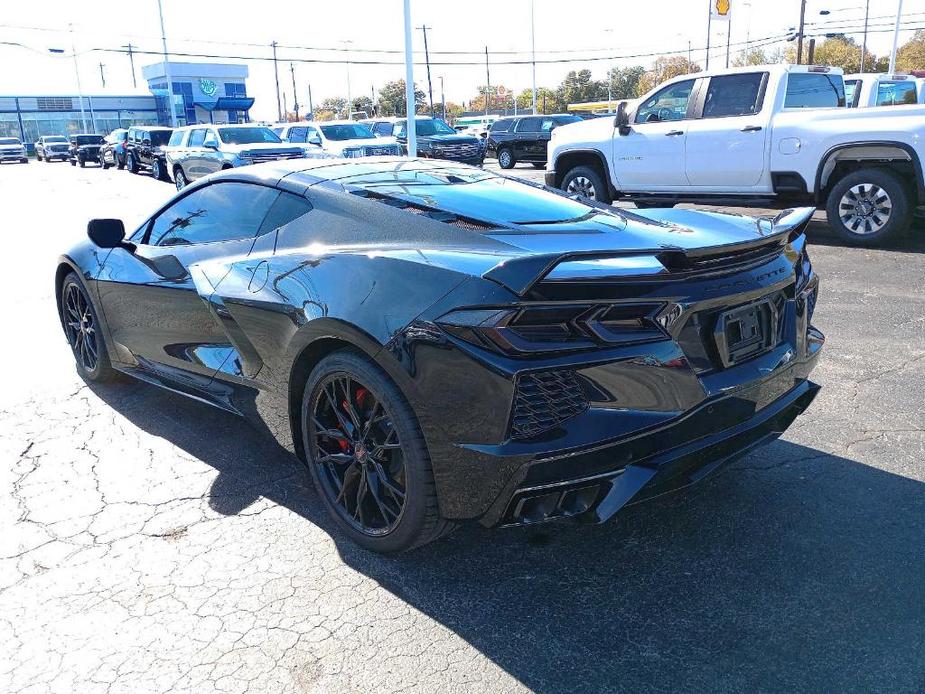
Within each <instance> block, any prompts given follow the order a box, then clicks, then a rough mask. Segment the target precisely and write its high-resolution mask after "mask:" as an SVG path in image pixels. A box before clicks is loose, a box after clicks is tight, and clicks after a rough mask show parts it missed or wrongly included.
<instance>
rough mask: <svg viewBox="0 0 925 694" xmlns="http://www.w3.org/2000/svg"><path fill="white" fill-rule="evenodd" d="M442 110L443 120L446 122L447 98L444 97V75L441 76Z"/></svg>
mask: <svg viewBox="0 0 925 694" xmlns="http://www.w3.org/2000/svg"><path fill="white" fill-rule="evenodd" d="M440 110H441V111H443V120H446V97H445V96H444V95H443V75H440Z"/></svg>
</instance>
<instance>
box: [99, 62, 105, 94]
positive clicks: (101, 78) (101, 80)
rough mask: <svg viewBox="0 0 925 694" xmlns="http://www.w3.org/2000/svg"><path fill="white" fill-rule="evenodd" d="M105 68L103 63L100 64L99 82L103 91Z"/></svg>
mask: <svg viewBox="0 0 925 694" xmlns="http://www.w3.org/2000/svg"><path fill="white" fill-rule="evenodd" d="M105 67H106V65H105V63H100V82H102V83H103V89H106V73H105V72H104V70H103V69H104V68H105Z"/></svg>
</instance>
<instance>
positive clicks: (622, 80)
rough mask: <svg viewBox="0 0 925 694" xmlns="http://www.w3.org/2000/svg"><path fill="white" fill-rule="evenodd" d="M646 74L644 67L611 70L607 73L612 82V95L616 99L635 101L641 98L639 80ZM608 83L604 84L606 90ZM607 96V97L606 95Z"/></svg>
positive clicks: (635, 66)
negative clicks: (638, 97)
mask: <svg viewBox="0 0 925 694" xmlns="http://www.w3.org/2000/svg"><path fill="white" fill-rule="evenodd" d="M644 74H646V69H645V68H644V67H643V66H642V65H633V66H632V67H625V68H619V67H615V68H611V69H610V70H608V71H607V79H608V80H609V81H610V94H611V97H612V98H614V99H635V98H636V97H637V96H639V80H641V79H642V76H643V75H644ZM606 85H607V82H605V83H604V86H605V90H606ZM605 96H606V95H605Z"/></svg>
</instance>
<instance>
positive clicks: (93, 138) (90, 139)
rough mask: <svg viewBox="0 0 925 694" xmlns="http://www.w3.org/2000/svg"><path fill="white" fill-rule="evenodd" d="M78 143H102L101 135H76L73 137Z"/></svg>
mask: <svg viewBox="0 0 925 694" xmlns="http://www.w3.org/2000/svg"><path fill="white" fill-rule="evenodd" d="M74 142H76V143H77V144H78V145H101V144H103V136H102V135H78V136H77V137H75V138H74Z"/></svg>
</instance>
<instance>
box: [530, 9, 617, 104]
mask: <svg viewBox="0 0 925 694" xmlns="http://www.w3.org/2000/svg"><path fill="white" fill-rule="evenodd" d="M535 4H536V2H535V0H530V65H531V68H532V70H533V98H532V100H531V101H532V104H533V115H534V116H535V115H536V27H535V25H534V22H533V15H534V9H535V8H534V5H535ZM608 84H609V83H608ZM514 98H515V99H516V98H517V97H514Z"/></svg>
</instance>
